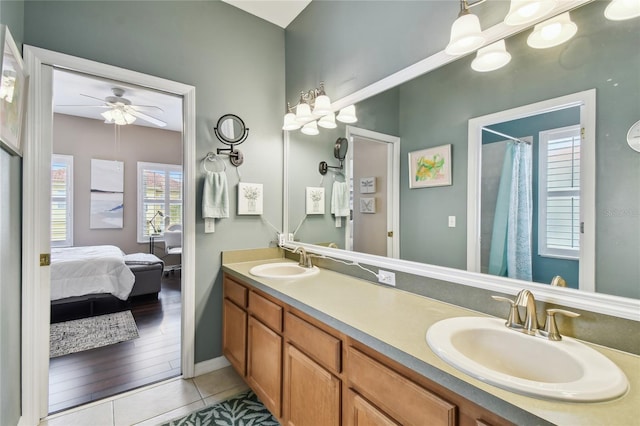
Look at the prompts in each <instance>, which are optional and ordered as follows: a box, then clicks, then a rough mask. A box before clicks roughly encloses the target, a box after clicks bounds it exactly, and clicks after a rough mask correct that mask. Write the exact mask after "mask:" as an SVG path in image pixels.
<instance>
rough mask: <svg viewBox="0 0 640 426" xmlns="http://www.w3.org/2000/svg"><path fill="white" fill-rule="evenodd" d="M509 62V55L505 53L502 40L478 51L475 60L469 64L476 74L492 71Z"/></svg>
mask: <svg viewBox="0 0 640 426" xmlns="http://www.w3.org/2000/svg"><path fill="white" fill-rule="evenodd" d="M510 61H511V54H510V53H509V52H507V49H506V47H505V43H504V40H499V41H497V42H495V43H492V44H490V45H489V46H487V47H483V48H481V49H480V50H478V53H477V54H476V58H475V59H474V60H473V62H471V68H472V69H473V70H474V71H478V72H488V71H494V70H497V69H498V68H502V67H503V66H505V65H507V64H508V63H509V62H510Z"/></svg>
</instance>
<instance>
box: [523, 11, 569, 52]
mask: <svg viewBox="0 0 640 426" xmlns="http://www.w3.org/2000/svg"><path fill="white" fill-rule="evenodd" d="M577 31H578V26H577V25H576V24H575V23H574V22H572V21H571V16H569V12H565V13H563V14H561V15H558V16H556V17H554V18H551V19H549V20H548V21H544V22H542V23H540V24H538V25H536V26H535V27H534V28H533V32H532V33H531V35H529V37H528V38H527V44H528V45H529V46H531V47H533V48H534V49H546V48H549V47H554V46H558V45H560V44H562V43H564V42H565V41H567V40H569V39H570V38H571V37H573V36H574V35H575V34H576V32H577Z"/></svg>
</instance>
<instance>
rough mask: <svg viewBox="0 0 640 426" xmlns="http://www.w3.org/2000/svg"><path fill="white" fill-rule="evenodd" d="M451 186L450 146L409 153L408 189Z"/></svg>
mask: <svg viewBox="0 0 640 426" xmlns="http://www.w3.org/2000/svg"><path fill="white" fill-rule="evenodd" d="M446 185H451V144H449V145H441V146H436V147H434V148H427V149H422V150H420V151H413V152H410V153H409V188H428V187H432V186H446Z"/></svg>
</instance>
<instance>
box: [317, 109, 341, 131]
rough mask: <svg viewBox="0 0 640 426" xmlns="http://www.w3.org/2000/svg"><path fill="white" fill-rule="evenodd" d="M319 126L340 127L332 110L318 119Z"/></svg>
mask: <svg viewBox="0 0 640 426" xmlns="http://www.w3.org/2000/svg"><path fill="white" fill-rule="evenodd" d="M318 126H320V127H324V128H325V129H335V128H336V127H338V125H337V124H336V115H335V114H334V113H333V112H332V113H330V114H327V115H325V116H323V117H322V118H321V119H320V120H318Z"/></svg>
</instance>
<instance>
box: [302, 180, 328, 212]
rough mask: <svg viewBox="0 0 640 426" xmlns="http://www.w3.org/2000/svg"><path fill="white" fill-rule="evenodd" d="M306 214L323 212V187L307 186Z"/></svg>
mask: <svg viewBox="0 0 640 426" xmlns="http://www.w3.org/2000/svg"><path fill="white" fill-rule="evenodd" d="M306 195H307V197H306V198H307V214H324V204H325V201H324V188H318V187H312V186H308V187H307V194H306Z"/></svg>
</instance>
